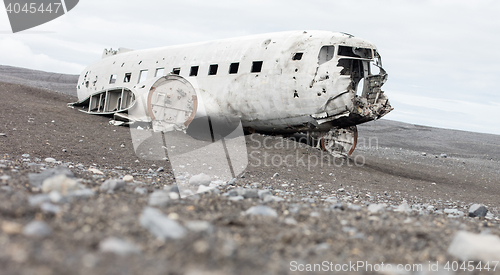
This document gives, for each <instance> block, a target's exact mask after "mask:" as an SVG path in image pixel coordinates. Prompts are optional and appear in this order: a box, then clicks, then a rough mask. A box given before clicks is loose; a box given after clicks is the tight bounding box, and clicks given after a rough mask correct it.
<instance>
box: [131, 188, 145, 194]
mask: <svg viewBox="0 0 500 275" xmlns="http://www.w3.org/2000/svg"><path fill="white" fill-rule="evenodd" d="M134 192H135V193H137V194H141V195H145V194H146V193H147V192H148V191H147V190H146V188H143V187H136V188H135V189H134Z"/></svg>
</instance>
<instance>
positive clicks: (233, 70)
mask: <svg viewBox="0 0 500 275" xmlns="http://www.w3.org/2000/svg"><path fill="white" fill-rule="evenodd" d="M263 64H264V62H263V61H254V62H252V68H251V70H250V72H252V73H260V72H261V71H262V65H263ZM239 67H240V63H239V62H235V63H231V65H229V74H237V73H238V69H239ZM199 69H200V66H192V67H191V70H190V71H189V76H198V71H199ZM218 69H219V65H218V64H212V65H210V66H209V67H208V75H216V74H217V71H218ZM164 71H165V69H164V68H158V69H156V72H155V77H157V76H161V75H163V73H164ZM172 74H176V75H180V74H181V68H173V69H172ZM147 76H148V70H142V71H140V73H139V80H138V81H137V83H141V82H142V81H144V80H146V79H147ZM131 78H132V73H126V74H125V78H124V79H123V82H125V83H129V82H130V79H131ZM116 79H117V75H116V74H113V75H111V78H110V79H109V84H114V83H116Z"/></svg>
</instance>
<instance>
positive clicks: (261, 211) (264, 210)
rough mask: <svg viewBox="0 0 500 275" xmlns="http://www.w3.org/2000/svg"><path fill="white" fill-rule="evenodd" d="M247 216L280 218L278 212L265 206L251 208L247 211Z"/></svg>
mask: <svg viewBox="0 0 500 275" xmlns="http://www.w3.org/2000/svg"><path fill="white" fill-rule="evenodd" d="M245 214H247V215H259V216H269V217H274V218H277V217H278V213H277V212H276V210H274V209H272V208H271V207H269V206H265V205H257V206H253V207H250V208H249V209H248V210H247V211H245Z"/></svg>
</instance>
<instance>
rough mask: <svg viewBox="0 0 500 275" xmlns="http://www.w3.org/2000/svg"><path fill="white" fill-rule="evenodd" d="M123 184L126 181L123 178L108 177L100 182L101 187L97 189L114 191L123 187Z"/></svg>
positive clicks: (124, 184)
mask: <svg viewBox="0 0 500 275" xmlns="http://www.w3.org/2000/svg"><path fill="white" fill-rule="evenodd" d="M125 186H126V183H125V181H124V180H121V179H109V180H107V181H105V182H104V183H103V184H101V187H100V188H99V189H100V190H101V191H108V193H113V192H114V191H116V190H119V189H121V188H124V187H125Z"/></svg>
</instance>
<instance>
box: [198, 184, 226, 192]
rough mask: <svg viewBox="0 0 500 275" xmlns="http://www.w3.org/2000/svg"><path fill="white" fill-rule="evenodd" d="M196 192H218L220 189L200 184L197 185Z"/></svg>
mask: <svg viewBox="0 0 500 275" xmlns="http://www.w3.org/2000/svg"><path fill="white" fill-rule="evenodd" d="M196 193H199V194H205V193H213V194H219V193H220V191H219V189H217V188H215V187H211V186H205V185H200V186H198V191H196Z"/></svg>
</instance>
